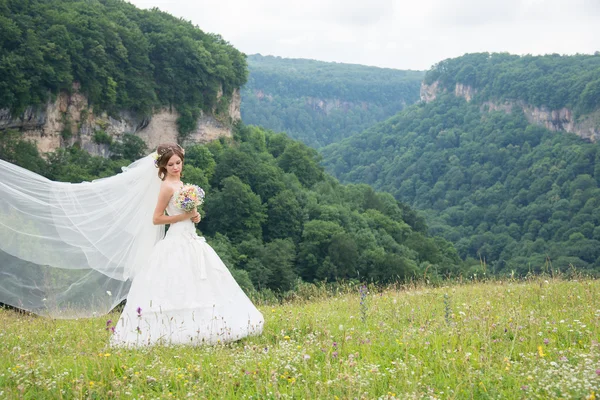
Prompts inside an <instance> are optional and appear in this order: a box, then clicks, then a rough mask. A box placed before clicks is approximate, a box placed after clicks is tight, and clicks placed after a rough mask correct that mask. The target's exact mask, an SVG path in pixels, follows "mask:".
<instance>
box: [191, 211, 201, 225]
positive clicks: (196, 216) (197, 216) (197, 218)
mask: <svg viewBox="0 0 600 400" xmlns="http://www.w3.org/2000/svg"><path fill="white" fill-rule="evenodd" d="M190 219H191V220H192V222H193V223H195V224H197V223H198V222H200V213H199V212H198V211H194V212H193V214H192V218H190Z"/></svg>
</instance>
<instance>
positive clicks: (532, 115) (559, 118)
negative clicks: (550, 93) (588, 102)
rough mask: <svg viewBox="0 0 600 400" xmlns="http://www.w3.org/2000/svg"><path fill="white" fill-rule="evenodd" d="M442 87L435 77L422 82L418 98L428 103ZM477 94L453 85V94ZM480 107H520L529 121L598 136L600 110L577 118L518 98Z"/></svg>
mask: <svg viewBox="0 0 600 400" xmlns="http://www.w3.org/2000/svg"><path fill="white" fill-rule="evenodd" d="M441 90H442V89H440V85H439V82H437V81H436V82H433V83H432V84H431V85H426V84H425V83H422V84H421V101H424V102H426V103H428V102H430V101H433V100H435V99H436V97H437V96H438V95H439V94H440V92H441ZM476 94H477V89H475V88H473V87H471V86H468V85H463V84H461V83H457V84H456V86H455V88H454V95H455V96H459V97H463V98H464V99H465V100H467V101H469V102H470V101H472V100H473V98H474V96H475V95H476ZM481 108H482V110H484V111H503V112H508V113H509V112H513V111H515V110H520V111H522V112H523V113H524V114H525V117H526V118H527V120H528V121H529V123H531V124H536V125H541V126H544V127H546V128H547V129H549V130H551V131H562V132H570V133H574V134H576V135H578V136H580V137H582V138H584V139H588V140H590V141H592V142H595V141H597V140H600V110H597V111H596V112H594V113H591V114H588V115H584V116H582V117H580V118H577V119H576V118H575V117H574V115H573V111H572V110H570V109H568V108H561V109H558V110H551V109H549V108H548V107H544V106H542V107H536V106H532V105H529V104H526V103H525V102H523V101H520V100H514V101H503V102H500V101H486V102H483V103H482V105H481Z"/></svg>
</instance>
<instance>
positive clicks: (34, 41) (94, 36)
mask: <svg viewBox="0 0 600 400" xmlns="http://www.w3.org/2000/svg"><path fill="white" fill-rule="evenodd" d="M246 78H247V70H246V60H245V56H244V55H243V54H242V53H241V52H239V51H238V50H237V49H235V48H233V47H232V46H231V45H229V44H228V43H227V42H225V41H224V40H223V39H222V38H221V37H220V36H218V35H213V34H207V33H204V32H203V31H201V30H200V29H198V28H197V27H196V26H194V25H192V24H191V23H190V22H186V21H184V20H181V19H178V18H175V17H173V16H171V15H169V14H167V13H164V12H161V11H159V10H158V9H152V10H140V9H138V8H136V7H135V6H133V5H132V4H130V3H128V2H126V1H123V0H102V1H100V0H27V1H16V0H2V1H0V110H1V109H4V110H8V111H9V112H10V114H12V115H14V116H18V115H20V114H21V113H22V112H23V111H24V110H25V109H26V108H28V107H36V106H40V105H43V104H45V103H46V102H47V101H48V100H50V99H52V98H53V97H55V96H56V95H57V94H58V93H59V92H60V91H67V92H70V91H71V90H72V88H73V84H74V83H78V84H80V85H81V92H82V93H83V94H85V95H86V96H87V98H88V99H89V101H90V104H91V105H92V106H93V107H94V111H99V110H105V111H108V112H109V113H116V112H118V111H124V110H126V111H132V112H135V113H138V114H140V115H142V116H147V115H149V114H151V111H152V109H153V108H154V107H160V106H168V107H174V108H175V109H176V110H177V111H178V112H179V114H180V118H179V120H178V127H179V131H180V133H182V134H185V133H187V132H189V131H191V130H192V129H194V127H195V123H196V120H197V117H198V116H199V115H200V113H201V111H202V110H210V109H212V108H217V111H219V110H220V109H222V108H226V104H225V103H226V102H227V100H228V99H227V98H226V97H227V96H228V95H229V96H230V93H232V91H233V90H234V89H236V88H239V87H240V86H242V85H243V84H244V83H245V82H246ZM221 91H222V93H224V94H225V96H223V97H222V98H221V100H219V98H218V93H220V92H221ZM221 103H223V104H221Z"/></svg>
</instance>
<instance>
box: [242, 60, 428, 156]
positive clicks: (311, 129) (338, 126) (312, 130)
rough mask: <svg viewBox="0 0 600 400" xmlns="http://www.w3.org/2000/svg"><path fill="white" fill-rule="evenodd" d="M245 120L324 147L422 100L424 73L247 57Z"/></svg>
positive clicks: (313, 145)
mask: <svg viewBox="0 0 600 400" xmlns="http://www.w3.org/2000/svg"><path fill="white" fill-rule="evenodd" d="M248 70H249V77H248V82H247V83H246V84H245V86H244V87H243V89H242V119H243V120H244V122H245V123H246V124H252V125H258V126H263V127H265V128H267V129H272V130H274V131H278V132H286V133H287V134H288V135H289V136H290V137H292V138H294V139H298V140H300V141H302V142H303V143H305V144H307V145H309V146H311V147H314V148H317V149H319V148H321V147H322V146H325V145H327V144H330V143H335V142H338V141H339V140H341V139H343V138H345V137H348V136H350V135H352V134H354V133H359V132H361V131H362V130H364V129H366V128H368V127H370V126H371V125H374V124H375V123H377V122H380V121H383V120H385V119H386V118H388V117H391V116H392V115H394V114H395V113H397V112H398V111H400V110H402V109H403V108H404V107H406V106H407V105H410V104H413V103H415V102H416V101H418V100H419V87H420V84H421V80H422V79H423V77H424V72H423V71H402V70H394V69H386V68H376V67H368V66H364V65H354V64H342V63H328V62H322V61H315V60H304V59H286V58H281V57H273V56H261V55H259V54H255V55H250V56H248Z"/></svg>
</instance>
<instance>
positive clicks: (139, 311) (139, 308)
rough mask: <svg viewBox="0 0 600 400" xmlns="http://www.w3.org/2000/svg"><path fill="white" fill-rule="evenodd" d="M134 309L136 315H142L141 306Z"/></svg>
mask: <svg viewBox="0 0 600 400" xmlns="http://www.w3.org/2000/svg"><path fill="white" fill-rule="evenodd" d="M136 311H137V313H138V316H141V315H142V307H138V308H137V310H136Z"/></svg>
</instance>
